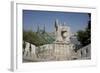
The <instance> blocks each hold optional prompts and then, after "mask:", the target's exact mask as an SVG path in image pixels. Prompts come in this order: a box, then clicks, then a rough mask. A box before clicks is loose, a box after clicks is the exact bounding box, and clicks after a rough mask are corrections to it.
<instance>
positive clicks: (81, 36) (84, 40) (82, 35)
mask: <svg viewBox="0 0 100 73" xmlns="http://www.w3.org/2000/svg"><path fill="white" fill-rule="evenodd" d="M88 15H89V21H88V25H87V27H86V29H85V30H84V31H82V30H79V31H78V32H77V39H78V40H79V41H80V43H81V45H82V46H86V45H88V44H90V43H91V20H90V19H91V15H90V14H88Z"/></svg>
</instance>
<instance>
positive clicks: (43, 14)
mask: <svg viewBox="0 0 100 73" xmlns="http://www.w3.org/2000/svg"><path fill="white" fill-rule="evenodd" d="M56 19H57V20H58V23H59V24H64V23H65V25H66V26H69V27H70V29H71V32H73V33H75V32H77V31H78V30H84V29H85V28H86V26H87V24H88V20H89V17H88V13H76V12H58V11H57V12H56V11H35V10H23V29H24V30H32V31H37V28H38V26H39V27H40V29H43V28H44V26H45V30H46V31H47V32H53V31H54V23H55V20H56Z"/></svg>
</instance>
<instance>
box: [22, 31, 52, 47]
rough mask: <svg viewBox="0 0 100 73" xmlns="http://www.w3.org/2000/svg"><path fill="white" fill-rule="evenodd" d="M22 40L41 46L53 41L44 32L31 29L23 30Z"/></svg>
mask: <svg viewBox="0 0 100 73" xmlns="http://www.w3.org/2000/svg"><path fill="white" fill-rule="evenodd" d="M23 40H24V41H26V42H29V43H31V44H34V45H36V46H41V45H44V44H48V43H50V42H53V41H54V40H53V39H52V38H51V37H50V36H49V35H47V34H46V33H41V32H32V31H23ZM49 41H50V42H49Z"/></svg>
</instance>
